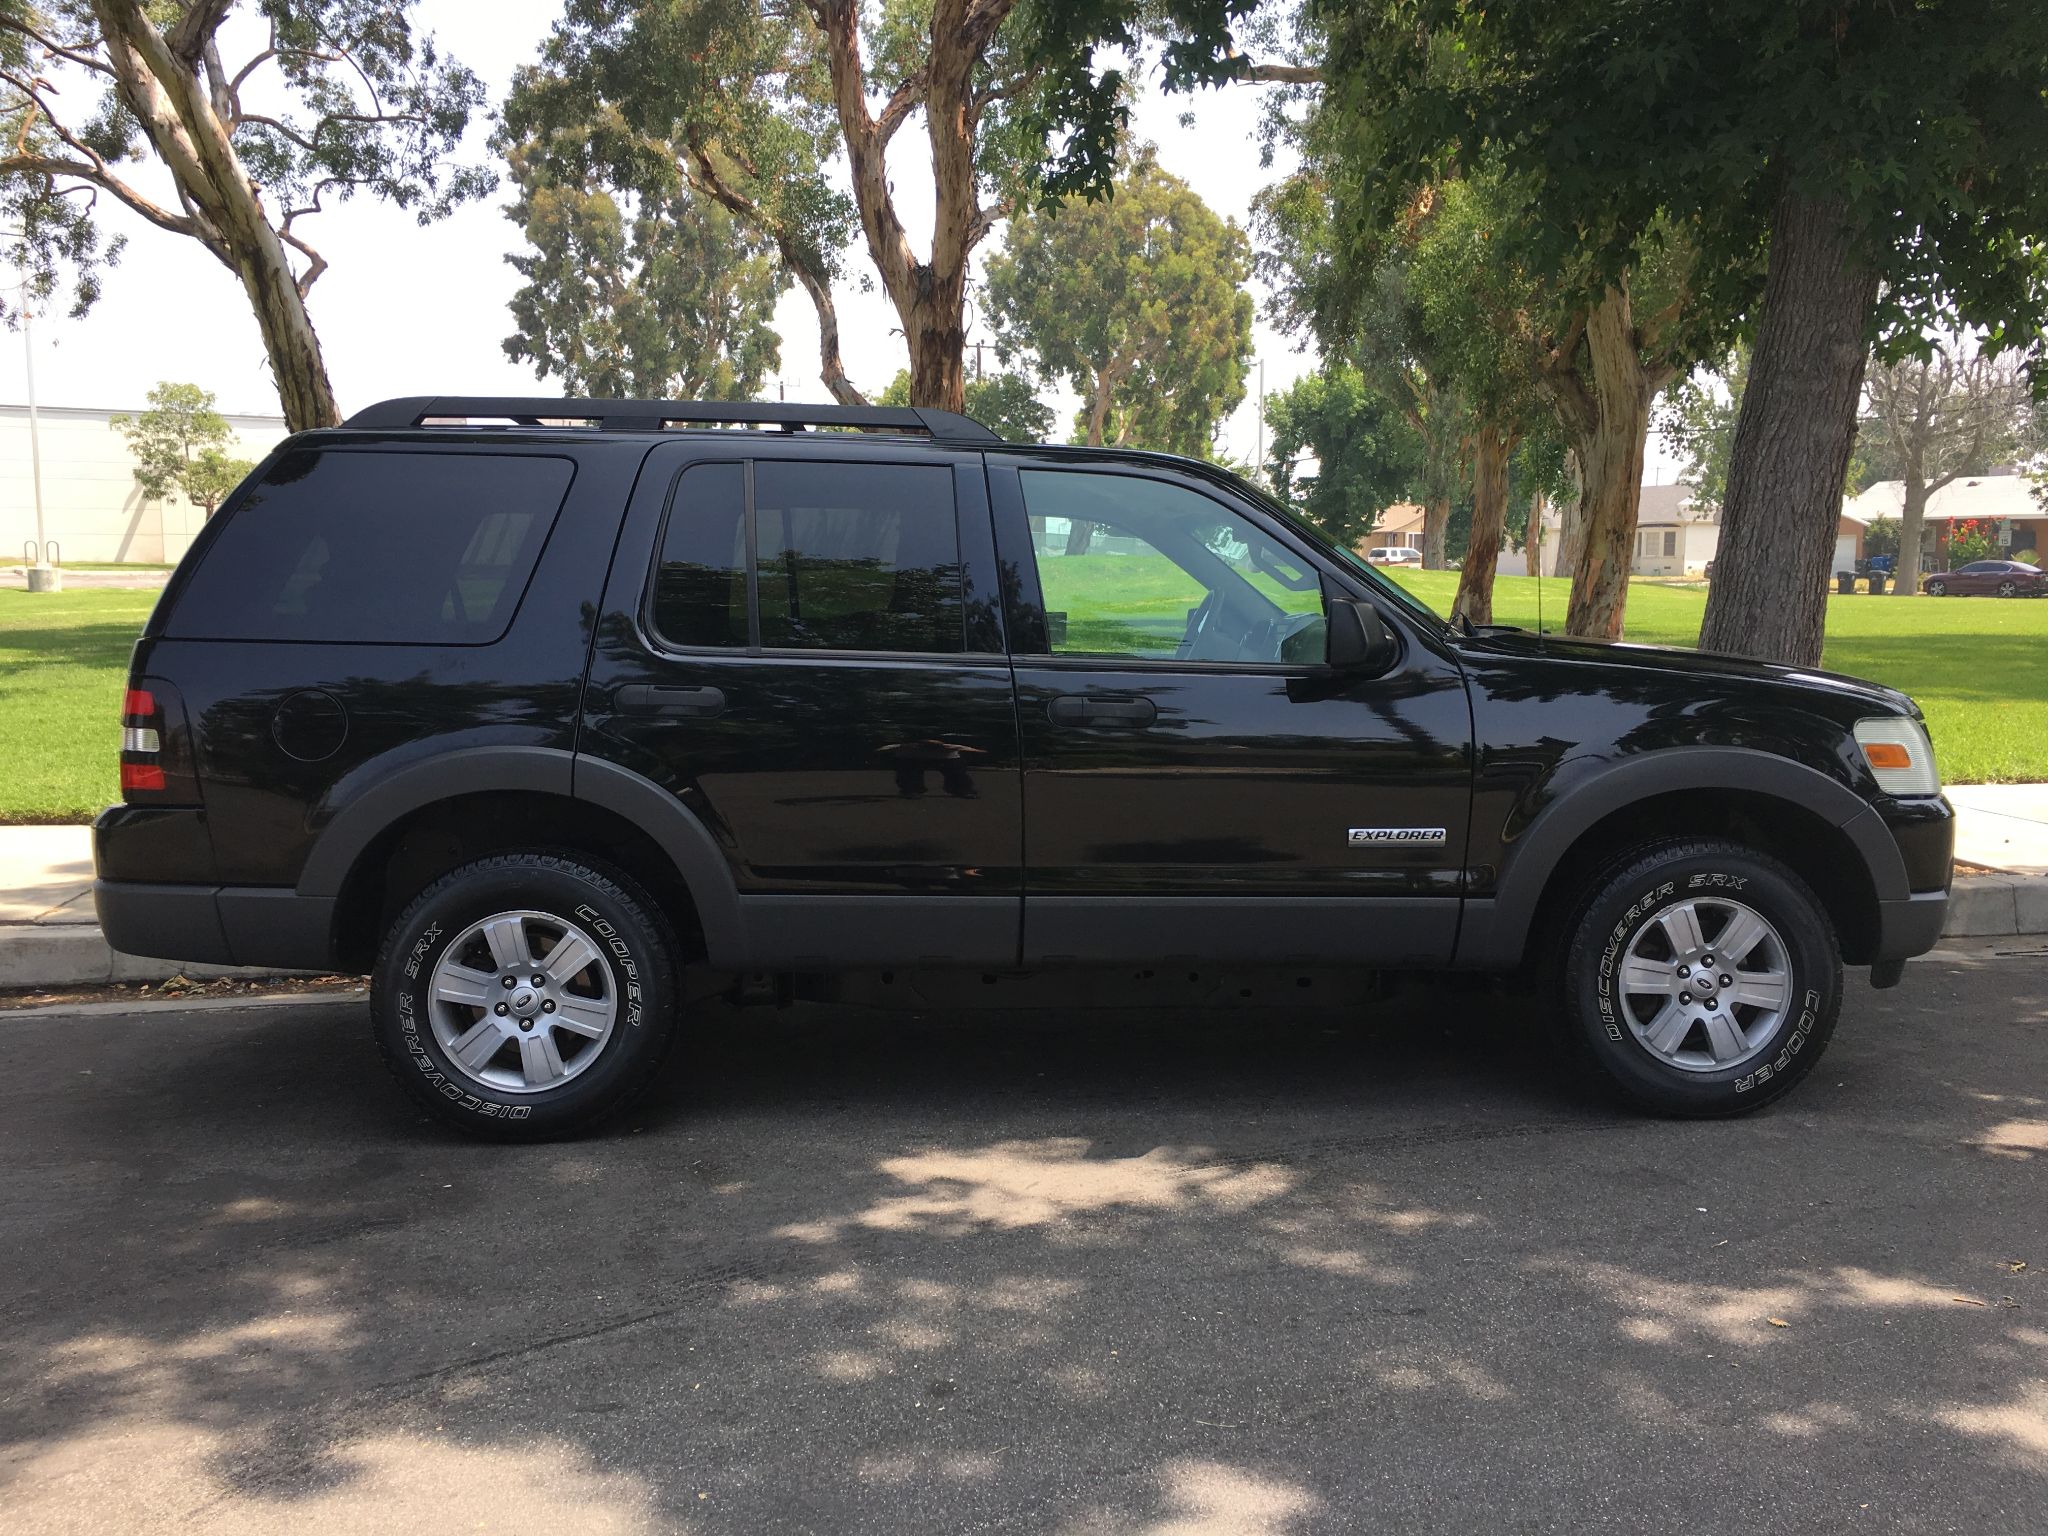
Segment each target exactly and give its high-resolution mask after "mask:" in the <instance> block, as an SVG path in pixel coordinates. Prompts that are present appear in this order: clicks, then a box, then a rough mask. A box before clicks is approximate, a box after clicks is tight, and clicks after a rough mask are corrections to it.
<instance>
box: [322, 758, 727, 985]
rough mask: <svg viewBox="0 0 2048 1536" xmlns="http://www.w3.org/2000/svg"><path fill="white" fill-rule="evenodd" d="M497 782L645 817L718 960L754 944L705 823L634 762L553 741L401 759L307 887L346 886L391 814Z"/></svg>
mask: <svg viewBox="0 0 2048 1536" xmlns="http://www.w3.org/2000/svg"><path fill="white" fill-rule="evenodd" d="M492 791H521V792H524V793H527V794H544V795H560V796H561V797H562V798H564V799H570V798H574V799H579V800H585V801H588V802H589V803H590V804H592V805H597V806H601V807H603V808H604V809H605V810H608V811H612V812H614V813H616V814H617V815H619V816H622V817H624V818H625V819H626V820H628V821H630V822H632V823H633V824H634V825H635V826H636V827H639V828H640V829H641V830H642V831H643V832H645V833H646V834H647V836H648V837H649V838H650V839H651V840H652V841H653V842H654V843H655V845H656V846H658V847H659V848H660V849H661V850H662V851H663V852H664V853H665V854H667V855H668V857H669V860H670V861H671V862H672V863H673V864H674V865H675V867H676V872H677V873H678V874H679V875H680V876H681V877H682V879H683V882H684V884H685V885H687V886H688V887H689V890H690V895H691V898H692V900H693V901H694V902H695V903H696V907H697V915H698V919H699V921H700V922H701V923H702V924H703V928H704V940H705V945H706V947H707V949H708V950H709V951H710V956H711V959H712V962H713V963H714V964H731V963H734V962H735V961H736V959H737V958H738V957H740V956H743V955H744V954H745V952H746V944H745V941H744V937H743V934H744V929H743V928H742V926H741V919H740V907H739V896H738V892H737V890H736V888H735V887H734V885H733V877H732V869H731V866H730V865H729V864H728V863H727V862H726V858H725V854H724V853H723V851H722V850H721V849H720V848H719V846H718V843H717V841H716V840H715V839H714V838H713V837H712V836H711V834H710V833H709V832H708V831H706V830H705V828H704V824H703V823H702V822H700V821H699V820H698V819H697V818H696V817H695V816H693V815H691V814H690V812H689V810H688V809H687V808H685V807H684V806H683V805H682V804H681V803H680V802H678V801H677V800H676V798H675V796H673V795H671V794H669V793H668V792H667V791H665V790H663V789H661V788H660V787H659V786H657V785H655V784H654V783H652V782H650V781H649V780H647V779H644V778H642V777H641V776H640V775H639V774H637V773H634V772H632V771H631V770H630V769H626V768H621V767H619V766H618V765H617V764H615V763H608V762H604V761H602V760H601V759H598V758H593V757H589V756H587V755H586V756H578V755H576V754H573V753H570V752H565V751H562V750H560V749H559V748H554V747H531V746H503V747H470V748H465V749H463V750H461V751H457V752H449V753H445V754H442V755H440V756H437V757H431V758H427V759H424V760H422V761H420V762H416V763H413V764H410V765H408V766H407V767H404V768H401V769H399V770H398V771H397V772H395V773H392V774H390V775H389V776H388V777H386V778H383V779H381V780H379V781H378V782H377V783H375V784H373V785H371V786H370V788H368V789H366V790H363V791H362V792H361V793H360V794H358V795H356V796H355V797H354V798H353V799H351V800H349V801H347V802H346V803H345V804H344V805H343V806H342V807H341V809H340V810H339V811H337V812H336V813H335V816H334V819H333V820H332V821H331V822H329V823H328V826H327V829H326V831H324V832H323V833H322V834H321V835H320V840H319V841H318V842H317V843H315V844H314V845H313V851H312V854H311V855H310V856H309V857H308V858H307V860H306V867H305V870H304V872H303V873H302V874H301V875H300V877H299V884H298V894H299V895H301V896H309V897H325V898H329V899H330V900H331V899H332V898H334V897H337V896H339V895H340V894H341V890H342V886H343V883H344V882H345V881H346V880H347V879H348V875H349V871H350V870H351V869H353V868H354V866H355V863H356V860H357V859H358V858H360V857H361V856H362V853H363V851H364V850H365V849H366V848H368V847H369V846H370V844H371V843H372V842H373V841H374V840H375V839H376V838H377V836H378V835H379V834H380V833H382V832H383V831H384V830H385V829H386V828H388V827H390V826H391V825H392V823H394V822H396V821H398V820H400V819H401V818H403V817H405V816H408V815H410V814H411V813H412V812H414V811H417V810H419V809H420V808H421V807H422V806H428V805H432V804H433V803H434V802H436V801H437V800H452V799H455V798H456V797H458V796H461V795H473V794H488V793H491V792H492Z"/></svg>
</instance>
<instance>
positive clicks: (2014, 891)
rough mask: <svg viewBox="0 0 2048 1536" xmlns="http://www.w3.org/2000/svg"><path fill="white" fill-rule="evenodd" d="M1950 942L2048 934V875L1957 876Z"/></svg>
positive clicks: (1947, 928)
mask: <svg viewBox="0 0 2048 1536" xmlns="http://www.w3.org/2000/svg"><path fill="white" fill-rule="evenodd" d="M1941 932H1942V936H1943V937H1944V938H1950V939H1983V938H2002V937H2005V936H2006V935H2009V934H2019V933H2048V875H1958V876H1956V883H1955V887H1954V889H1953V890H1951V891H1950V892H1949V898H1948V921H1947V922H1946V923H1945V924H1943V925H1942V930H1941Z"/></svg>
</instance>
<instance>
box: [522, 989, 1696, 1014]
mask: <svg viewBox="0 0 2048 1536" xmlns="http://www.w3.org/2000/svg"><path fill="white" fill-rule="evenodd" d="M1678 1000H1679V1001H1680V1002H1681V1003H1689V1002H1691V1001H1692V994H1691V993H1690V992H1681V993H1679V994H1678ZM504 1011H505V1010H504V1009H503V1008H500V1009H499V1010H498V1012H500V1013H503V1012H504Z"/></svg>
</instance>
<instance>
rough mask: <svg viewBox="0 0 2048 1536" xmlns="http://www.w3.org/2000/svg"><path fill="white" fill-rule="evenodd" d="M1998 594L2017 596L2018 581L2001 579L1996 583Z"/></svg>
mask: <svg viewBox="0 0 2048 1536" xmlns="http://www.w3.org/2000/svg"><path fill="white" fill-rule="evenodd" d="M1998 595H1999V596H2000V597H2018V596H2019V595H2020V586H2019V583H2018V582H2016V581H2001V582H2000V583H1999V584H1998Z"/></svg>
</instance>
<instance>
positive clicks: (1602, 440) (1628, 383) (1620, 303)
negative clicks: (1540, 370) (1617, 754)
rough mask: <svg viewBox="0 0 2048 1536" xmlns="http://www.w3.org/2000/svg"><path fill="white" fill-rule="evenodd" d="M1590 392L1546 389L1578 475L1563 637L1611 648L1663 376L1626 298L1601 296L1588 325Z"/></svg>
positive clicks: (1553, 380)
mask: <svg viewBox="0 0 2048 1536" xmlns="http://www.w3.org/2000/svg"><path fill="white" fill-rule="evenodd" d="M1585 346H1586V355H1587V359H1588V362H1589V365H1590V372H1591V374H1592V382H1591V385H1590V387H1588V385H1587V384H1586V383H1585V382H1583V381H1582V380H1581V379H1580V378H1579V377H1578V375H1577V373H1576V372H1571V373H1559V374H1555V375H1553V376H1551V377H1550V378H1548V379H1547V380H1546V383H1547V385H1548V386H1549V388H1550V390H1551V392H1552V397H1553V399H1554V400H1555V401H1556V402H1557V405H1558V415H1559V420H1560V422H1561V423H1562V424H1563V426H1564V428H1565V432H1566V435H1567V436H1568V437H1569V439H1570V441H1571V446H1572V454H1573V458H1574V459H1575V461H1576V462H1577V465H1578V469H1579V475H1580V493H1579V504H1578V518H1579V529H1578V535H1577V539H1576V541H1575V542H1576V547H1575V548H1573V549H1572V550H1571V556H1572V559H1571V574H1572V596H1571V603H1570V605H1569V607H1568V608H1567V610H1566V613H1565V633H1567V634H1570V635H1582V636H1586V637H1588V638H1591V639H1597V640H1619V639H1620V638H1621V629H1622V621H1623V619H1624V617H1625V615H1626V614H1627V611H1628V575H1629V566H1630V563H1631V560H1632V556H1633V550H1634V544H1635V537H1636V513H1637V510H1638V508H1639V506H1640V504H1641V501H1642V489H1643V452H1644V445H1645V443H1646V442H1647V441H1648V438H1649V435H1650V402H1651V401H1652V400H1653V399H1655V398H1656V394H1657V391H1658V390H1659V389H1661V388H1662V387H1663V385H1664V383H1665V382H1666V381H1667V380H1668V379H1669V378H1670V377H1671V370H1670V369H1669V368H1667V367H1662V366H1649V365H1646V364H1645V363H1644V362H1643V357H1642V344H1641V340H1640V338H1639V337H1638V335H1637V331H1636V325H1635V318H1634V313H1633V311H1632V309H1631V306H1630V300H1629V293H1628V289H1627V287H1626V286H1625V285H1624V284H1617V285H1616V286H1614V287H1611V288H1609V289H1608V290H1607V291H1606V292H1605V293H1603V294H1602V295H1601V297H1600V302H1599V303H1597V304H1595V305H1594V306H1593V308H1592V310H1591V311H1590V312H1589V313H1588V315H1587V317H1586V336H1585Z"/></svg>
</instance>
